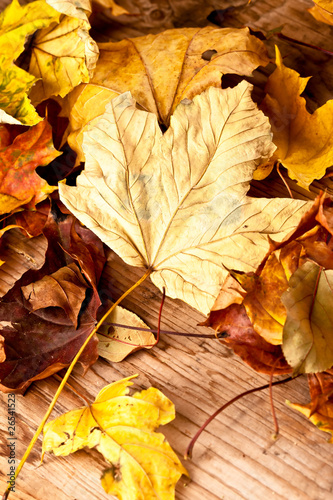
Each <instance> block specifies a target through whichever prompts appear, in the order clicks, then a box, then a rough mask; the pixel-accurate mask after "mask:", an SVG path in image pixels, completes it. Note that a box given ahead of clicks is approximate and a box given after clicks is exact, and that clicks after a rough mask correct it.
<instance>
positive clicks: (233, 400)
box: [185, 377, 295, 458]
mask: <svg viewBox="0 0 333 500" xmlns="http://www.w3.org/2000/svg"><path fill="white" fill-rule="evenodd" d="M294 378H295V377H288V378H285V379H284V380H277V381H276V382H273V383H272V384H265V385H261V386H260V387H255V388H254V389H249V390H248V391H245V392H242V393H241V394H238V396H235V397H234V398H232V399H230V401H228V402H227V403H225V404H224V405H223V406H221V407H220V408H219V409H218V410H216V411H215V412H214V413H213V414H212V415H211V416H210V417H209V418H208V419H207V420H206V422H205V423H204V424H203V425H202V426H201V427H200V429H199V430H198V432H197V433H196V435H195V436H194V438H192V440H191V442H190V444H189V445H188V447H187V449H186V452H185V458H191V457H192V451H193V447H194V445H195V443H196V441H197V439H198V437H199V436H200V434H201V433H202V432H203V431H204V430H205V429H206V427H207V425H208V424H210V422H211V421H212V420H214V418H215V417H217V415H218V414H219V413H221V412H222V411H223V410H225V409H226V408H228V406H230V405H232V404H233V403H235V402H236V401H238V400H239V399H241V398H243V397H244V396H247V395H248V394H252V393H253V392H258V391H263V390H264V389H267V388H268V387H270V386H273V385H279V384H285V383H286V382H290V380H294Z"/></svg>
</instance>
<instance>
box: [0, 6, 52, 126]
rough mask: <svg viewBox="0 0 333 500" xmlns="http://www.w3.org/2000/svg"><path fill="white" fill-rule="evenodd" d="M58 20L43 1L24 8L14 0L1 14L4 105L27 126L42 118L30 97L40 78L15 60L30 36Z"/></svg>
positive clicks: (0, 84) (0, 105)
mask: <svg viewBox="0 0 333 500" xmlns="http://www.w3.org/2000/svg"><path fill="white" fill-rule="evenodd" d="M58 20H59V13H58V12H56V11H55V10H54V9H53V8H52V7H50V6H49V5H47V3H46V2H43V1H36V2H32V3H30V4H28V5H24V6H23V7H21V6H20V4H19V3H18V1H17V0H13V1H12V3H11V4H10V5H9V6H8V7H7V8H6V9H5V10H4V11H3V12H2V13H1V14H0V54H1V56H0V64H1V71H0V88H1V92H0V108H1V110H3V111H5V112H6V113H7V114H9V115H11V116H13V117H14V118H16V119H18V120H19V121H20V122H21V123H23V124H25V125H35V124H36V123H38V122H39V121H40V120H41V118H40V117H39V116H38V114H37V113H36V111H35V108H34V107H33V106H32V104H31V103H30V101H29V99H28V97H27V92H28V91H29V90H30V88H31V87H32V85H33V84H34V83H35V82H36V78H35V77H34V76H33V75H30V74H29V73H27V72H26V71H24V70H23V69H21V68H19V67H18V66H16V65H15V64H14V63H13V61H15V59H17V57H18V56H19V55H20V54H21V53H22V52H23V50H24V43H25V39H26V37H27V36H28V35H32V34H33V33H34V32H35V31H36V30H38V29H41V28H44V27H47V26H49V25H50V24H51V23H54V22H58ZM6 121H7V120H6Z"/></svg>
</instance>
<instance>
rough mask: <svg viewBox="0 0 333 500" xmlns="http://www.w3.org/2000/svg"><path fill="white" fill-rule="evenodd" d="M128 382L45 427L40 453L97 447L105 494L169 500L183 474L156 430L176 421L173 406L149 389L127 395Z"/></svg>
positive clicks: (117, 384) (130, 499) (104, 391)
mask: <svg viewBox="0 0 333 500" xmlns="http://www.w3.org/2000/svg"><path fill="white" fill-rule="evenodd" d="M131 378H133V377H128V378H126V379H122V380H119V381H118V382H114V383H113V384H110V385H108V386H106V387H104V389H102V390H101V391H100V392H99V394H98V395H97V397H96V399H95V401H94V403H92V404H91V405H90V406H89V407H84V408H80V409H78V410H72V411H70V412H68V413H65V414H63V415H61V416H60V417H58V418H57V419H56V420H53V421H52V422H49V423H48V424H46V426H45V428H44V440H43V454H44V453H45V452H46V451H52V452H53V453H54V454H55V455H57V456H67V455H69V454H70V453H74V452H75V451H77V450H80V449H82V448H84V447H85V446H87V447H88V448H96V449H97V450H98V451H99V452H100V453H102V455H103V456H104V458H105V459H106V460H107V461H108V462H109V463H110V464H111V466H110V467H109V468H108V469H106V470H105V471H104V474H103V476H102V478H101V481H102V486H103V488H104V489H105V491H106V492H107V493H109V494H111V495H115V496H117V497H118V498H119V499H125V498H126V500H158V499H165V500H167V499H169V500H172V499H174V497H175V485H176V483H177V481H178V479H179V478H180V477H181V475H182V474H186V475H187V471H186V469H185V468H184V467H183V465H182V464H181V462H180V461H179V459H178V457H177V455H176V454H175V452H174V451H173V450H172V448H171V447H170V445H169V444H168V443H167V442H166V441H165V438H164V436H163V434H158V433H156V432H155V429H157V427H159V426H160V425H164V424H167V423H168V422H170V421H172V420H173V419H174V418H175V409H174V405H173V404H172V402H171V401H170V400H169V399H168V398H167V397H166V396H164V394H163V393H162V392H160V391H159V390H158V389H155V388H154V387H150V388H149V389H147V390H145V391H141V392H136V393H135V394H133V396H128V395H127V394H128V386H130V385H132V382H130V379H131Z"/></svg>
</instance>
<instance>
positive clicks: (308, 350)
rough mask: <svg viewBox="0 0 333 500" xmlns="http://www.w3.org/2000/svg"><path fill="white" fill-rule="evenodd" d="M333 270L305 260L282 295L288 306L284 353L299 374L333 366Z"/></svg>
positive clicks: (284, 331) (284, 302)
mask: <svg viewBox="0 0 333 500" xmlns="http://www.w3.org/2000/svg"><path fill="white" fill-rule="evenodd" d="M332 286H333V271H331V270H325V269H323V268H322V267H320V266H318V264H316V263H314V262H310V261H309V262H305V263H304V264H303V265H302V266H301V267H300V268H298V269H297V271H296V272H295V273H294V274H293V275H292V277H291V278H290V280H289V289H288V290H287V291H286V292H284V293H283V295H282V296H281V300H282V303H283V304H284V305H285V307H286V309H287V319H286V322H285V326H284V330H283V353H284V355H285V358H286V360H287V361H288V363H289V364H290V366H292V367H293V368H294V371H295V372H296V373H313V372H320V371H324V370H327V369H329V368H331V367H332V366H333V340H332V328H333V294H332Z"/></svg>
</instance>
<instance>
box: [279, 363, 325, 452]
mask: <svg viewBox="0 0 333 500" xmlns="http://www.w3.org/2000/svg"><path fill="white" fill-rule="evenodd" d="M308 381H309V388H310V396H311V403H309V404H308V405H301V404H297V403H289V402H288V404H289V406H291V408H294V409H295V410H298V411H300V412H301V413H303V415H305V416H306V417H307V418H309V419H310V420H311V422H312V423H313V424H314V425H316V426H317V427H318V428H319V429H320V430H321V431H325V432H330V433H331V434H332V437H331V439H330V440H329V442H330V443H333V370H327V371H325V372H323V373H313V374H310V375H308Z"/></svg>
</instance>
